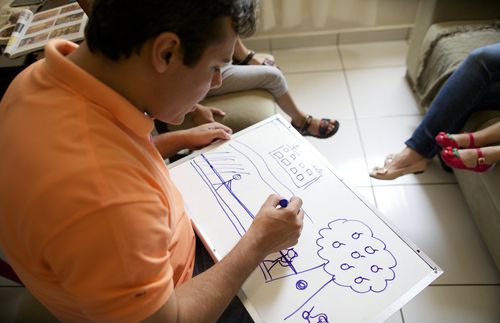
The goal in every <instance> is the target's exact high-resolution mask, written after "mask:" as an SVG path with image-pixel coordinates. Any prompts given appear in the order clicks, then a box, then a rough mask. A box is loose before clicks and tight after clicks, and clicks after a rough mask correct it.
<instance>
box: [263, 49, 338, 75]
mask: <svg viewBox="0 0 500 323" xmlns="http://www.w3.org/2000/svg"><path fill="white" fill-rule="evenodd" d="M272 54H273V56H274V58H275V59H276V63H277V64H278V66H279V67H280V68H281V70H282V71H283V72H285V73H296V72H314V71H332V70H341V69H342V64H341V62H340V56H339V52H338V48H337V46H327V47H309V48H296V49H286V50H273V51H272Z"/></svg>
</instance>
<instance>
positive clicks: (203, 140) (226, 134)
mask: <svg viewBox="0 0 500 323" xmlns="http://www.w3.org/2000/svg"><path fill="white" fill-rule="evenodd" d="M185 132H186V141H185V144H186V147H185V148H187V149H191V150H195V149H200V148H203V147H205V146H208V145H209V144H210V143H212V142H214V141H215V140H218V139H223V140H228V139H231V134H232V133H233V131H232V130H231V128H229V127H226V126H225V125H223V124H220V123H218V122H210V123H205V124H202V125H201V126H197V127H194V128H191V129H187V130H185Z"/></svg>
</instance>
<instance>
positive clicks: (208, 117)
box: [191, 104, 226, 126]
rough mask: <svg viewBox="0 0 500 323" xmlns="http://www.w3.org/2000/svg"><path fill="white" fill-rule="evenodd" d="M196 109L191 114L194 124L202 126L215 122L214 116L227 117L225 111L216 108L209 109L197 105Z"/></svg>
mask: <svg viewBox="0 0 500 323" xmlns="http://www.w3.org/2000/svg"><path fill="white" fill-rule="evenodd" d="M195 107H196V109H195V110H194V111H193V112H191V118H192V119H193V122H194V124H196V125H198V126H199V125H202V124H205V123H209V122H214V121H215V119H214V116H220V117H223V116H225V115H226V113H225V112H224V111H222V110H221V109H219V108H215V107H207V106H204V105H201V104H196V105H195Z"/></svg>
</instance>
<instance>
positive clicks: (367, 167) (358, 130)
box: [337, 46, 378, 209]
mask: <svg viewBox="0 0 500 323" xmlns="http://www.w3.org/2000/svg"><path fill="white" fill-rule="evenodd" d="M337 51H338V55H339V59H340V65H341V66H342V74H343V76H344V82H345V84H346V88H347V94H348V96H349V101H350V102H351V109H352V114H353V116H354V124H355V125H356V133H357V134H358V138H359V142H360V145H361V151H362V153H363V161H364V164H365V171H367V172H370V166H369V165H368V156H367V155H366V149H365V145H364V143H363V137H362V136H361V130H360V129H361V128H360V126H359V122H358V115H357V113H356V109H355V107H354V97H353V94H352V91H351V87H350V85H349V80H348V78H347V71H346V68H345V64H344V58H343V56H342V50H341V49H340V46H337ZM368 180H369V181H370V189H371V193H372V197H373V202H374V204H375V207H376V208H377V209H378V202H377V199H376V197H375V191H374V189H373V181H372V179H371V178H370V177H368Z"/></svg>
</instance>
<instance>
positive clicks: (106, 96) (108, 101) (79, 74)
mask: <svg viewBox="0 0 500 323" xmlns="http://www.w3.org/2000/svg"><path fill="white" fill-rule="evenodd" d="M77 48H78V45H77V44H75V43H72V42H70V41H67V40H64V39H54V40H51V41H49V43H48V44H47V45H46V46H45V61H46V64H45V66H46V68H47V70H48V72H49V73H50V74H51V75H52V76H53V77H54V78H55V79H57V80H58V81H59V82H61V83H63V84H64V85H66V86H67V87H69V88H71V89H72V90H73V91H74V92H75V93H78V94H79V95H81V96H83V97H85V98H86V99H87V100H89V101H90V102H92V103H94V104H96V105H99V106H101V107H104V108H105V109H106V110H108V111H109V112H110V113H111V114H112V115H113V116H115V117H116V118H117V119H118V121H119V122H120V123H122V124H123V125H124V126H125V127H127V128H129V129H130V130H132V131H133V132H135V133H136V134H137V135H139V136H141V137H144V136H149V134H150V133H151V130H153V126H154V123H153V119H152V118H151V117H149V116H147V115H145V114H144V113H142V112H141V111H140V110H139V109H138V108H137V107H136V106H134V105H133V104H132V103H131V102H130V101H128V100H127V99H126V98H124V97H123V96H122V95H120V94H119V93H117V92H116V91H114V90H113V89H111V88H110V87H109V86H107V85H106V84H104V83H102V82H101V81H99V80H98V79H96V78H95V77H94V76H92V75H91V74H89V73H88V72H87V71H85V70H83V69H82V68H80V67H79V66H78V65H76V64H75V63H73V62H72V61H70V60H69V59H67V58H66V56H67V55H69V54H70V53H72V52H73V51H74V50H76V49H77Z"/></svg>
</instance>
